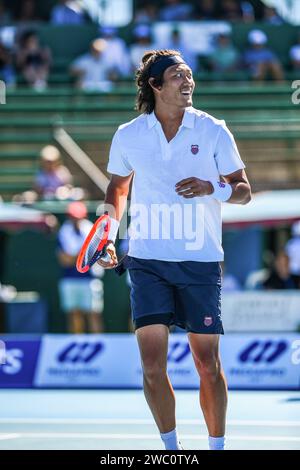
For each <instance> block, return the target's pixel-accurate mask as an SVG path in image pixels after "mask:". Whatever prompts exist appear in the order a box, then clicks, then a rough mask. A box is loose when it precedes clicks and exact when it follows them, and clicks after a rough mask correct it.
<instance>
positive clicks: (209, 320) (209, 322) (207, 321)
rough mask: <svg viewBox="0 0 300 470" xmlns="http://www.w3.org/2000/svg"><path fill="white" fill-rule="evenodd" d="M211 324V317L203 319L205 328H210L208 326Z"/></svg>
mask: <svg viewBox="0 0 300 470" xmlns="http://www.w3.org/2000/svg"><path fill="white" fill-rule="evenodd" d="M212 322H213V319H212V317H209V316H205V317H204V325H205V326H210V325H212Z"/></svg>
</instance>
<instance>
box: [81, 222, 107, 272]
mask: <svg viewBox="0 0 300 470" xmlns="http://www.w3.org/2000/svg"><path fill="white" fill-rule="evenodd" d="M105 226H106V224H105V223H104V224H103V223H102V224H99V227H97V230H96V232H95V234H94V235H93V237H92V239H91V241H90V243H89V246H88V247H87V250H86V253H85V256H84V264H85V265H90V264H91V263H93V262H94V257H97V256H98V255H99V252H98V246H99V244H100V242H101V241H102V239H103V235H104V231H105Z"/></svg>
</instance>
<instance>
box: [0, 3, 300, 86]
mask: <svg viewBox="0 0 300 470" xmlns="http://www.w3.org/2000/svg"><path fill="white" fill-rule="evenodd" d="M89 3H90V2H87V3H86V4H87V5H88V4H89ZM17 5H19V6H18V8H17V9H15V10H14V9H10V8H8V7H7V2H5V1H3V0H0V78H1V79H3V80H4V81H5V83H6V84H7V86H12V87H13V86H15V85H16V82H17V77H18V76H22V80H23V82H25V83H27V84H28V85H29V86H31V87H33V88H35V89H36V90H38V91H42V90H44V89H45V88H46V86H47V82H48V77H49V71H50V70H51V65H52V57H51V51H50V48H49V47H47V45H42V44H40V41H39V37H38V33H37V29H35V25H36V24H37V23H38V22H41V21H42V20H44V19H48V21H49V22H50V24H53V25H66V24H84V23H86V22H88V21H91V18H90V17H89V14H88V13H89V12H88V10H84V6H83V5H84V2H78V1H76V0H72V1H70V0H60V1H59V2H57V4H56V5H54V6H53V8H52V10H51V11H49V15H48V18H43V17H42V16H40V17H39V15H38V11H39V10H38V2H36V1H35V0H25V1H22V2H19V3H18V2H17ZM181 20H226V21H231V22H235V21H236V22H245V23H251V22H253V21H256V20H259V21H261V22H262V24H272V25H280V24H283V22H284V21H283V19H282V18H280V16H279V15H278V14H277V12H276V10H275V8H270V7H267V6H265V5H264V4H263V3H261V6H260V7H259V8H258V7H257V2H251V1H237V0H198V1H197V0H195V1H193V2H192V1H191V2H188V1H185V2H182V1H180V0H165V1H164V2H162V4H160V3H159V2H155V1H151V2H147V1H146V2H137V7H136V11H135V16H134V21H133V23H132V25H131V31H132V34H131V41H130V42H125V41H124V39H122V38H121V37H120V35H119V31H118V29H117V28H115V27H112V26H99V33H98V36H97V37H95V40H93V41H92V42H91V44H90V49H89V50H88V51H87V52H86V53H85V54H84V55H82V56H80V57H78V58H76V60H74V62H73V64H72V65H71V67H70V68H69V69H68V70H66V72H69V75H70V77H73V79H74V84H75V86H77V87H80V88H83V89H89V90H90V89H95V90H100V91H110V90H111V88H112V86H113V83H114V82H115V81H116V80H118V79H119V78H122V77H128V76H130V75H132V73H133V71H134V69H135V68H136V67H137V66H138V64H139V62H140V60H141V57H142V55H143V53H144V52H145V51H146V50H149V49H152V48H170V49H177V50H180V52H181V53H182V55H183V56H184V58H185V60H186V61H187V63H188V64H189V65H190V66H191V68H192V69H193V71H194V72H195V73H197V72H202V71H207V72H211V71H213V72H217V73H227V72H230V73H234V72H235V71H240V70H241V71H245V72H247V73H248V76H249V77H252V78H253V79H254V80H265V79H274V80H276V81H279V82H280V81H282V80H283V79H284V70H283V68H284V67H283V65H282V64H281V63H280V60H279V58H278V57H277V56H276V53H275V52H274V51H273V50H272V48H271V47H270V46H269V44H268V37H267V35H266V33H264V32H263V31H262V30H260V29H258V28H257V23H256V24H255V25H253V29H252V30H251V31H250V33H249V35H248V47H247V48H245V50H242V51H241V50H240V49H238V48H237V47H236V45H235V44H234V43H233V41H232V38H231V37H230V34H229V33H218V34H216V35H215V36H214V37H213V38H212V41H213V44H212V45H211V46H212V47H210V50H209V51H207V54H206V55H205V57H202V56H201V55H199V54H198V53H197V52H195V48H194V47H191V44H190V43H189V40H187V39H186V37H183V36H182V32H181V30H180V28H179V27H178V25H177V26H176V27H174V28H173V29H172V31H171V32H170V35H169V39H168V40H167V42H166V40H164V41H163V43H160V42H159V41H158V40H157V38H156V37H155V35H154V34H153V33H154V32H153V25H152V23H153V22H154V21H165V22H169V21H176V22H180V21H181ZM9 24H15V25H17V30H16V33H15V35H14V36H12V33H11V32H9V31H7V30H5V28H4V29H3V28H2V29H1V27H4V26H5V25H9ZM4 32H5V34H4ZM161 42H162V41H161ZM203 59H204V60H203ZM288 60H289V67H290V69H291V70H299V69H300V32H299V35H298V40H297V41H296V42H295V44H294V45H293V46H292V47H291V48H290V52H289V58H288ZM284 65H286V64H284Z"/></svg>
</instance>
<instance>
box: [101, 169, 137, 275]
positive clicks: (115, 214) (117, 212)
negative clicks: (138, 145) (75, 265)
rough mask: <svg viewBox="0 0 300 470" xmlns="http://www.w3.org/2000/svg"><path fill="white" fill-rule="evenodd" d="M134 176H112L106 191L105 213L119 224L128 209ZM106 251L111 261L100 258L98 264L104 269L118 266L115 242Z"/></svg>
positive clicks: (111, 242)
mask: <svg viewBox="0 0 300 470" xmlns="http://www.w3.org/2000/svg"><path fill="white" fill-rule="evenodd" d="M132 176H133V173H130V175H128V176H119V175H112V177H111V180H110V183H109V185H108V187H107V190H106V196H105V200H104V206H105V207H104V208H105V211H107V212H108V215H109V216H110V217H112V218H113V219H115V220H117V221H118V222H120V220H121V219H122V216H123V214H124V211H125V208H126V204H127V197H128V194H129V189H130V182H131V180H132ZM106 251H107V252H108V253H109V254H110V257H111V261H109V262H105V261H103V260H101V258H100V259H99V260H98V263H99V264H100V265H101V266H102V267H103V268H113V267H115V266H116V265H117V264H118V259H117V255H116V250H115V245H114V241H112V240H110V241H109V242H108V245H107V248H106Z"/></svg>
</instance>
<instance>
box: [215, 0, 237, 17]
mask: <svg viewBox="0 0 300 470" xmlns="http://www.w3.org/2000/svg"><path fill="white" fill-rule="evenodd" d="M219 19H221V20H226V21H241V20H242V9H241V5H240V2H238V1H237V0H221V4H220V7H219Z"/></svg>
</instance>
